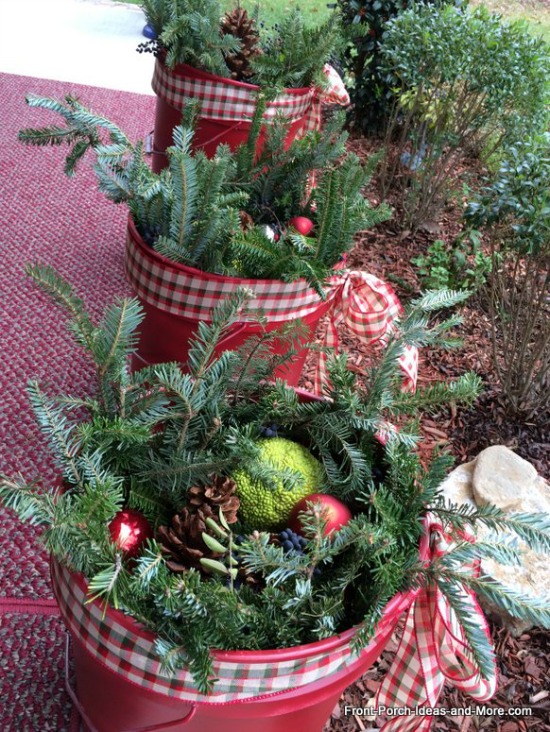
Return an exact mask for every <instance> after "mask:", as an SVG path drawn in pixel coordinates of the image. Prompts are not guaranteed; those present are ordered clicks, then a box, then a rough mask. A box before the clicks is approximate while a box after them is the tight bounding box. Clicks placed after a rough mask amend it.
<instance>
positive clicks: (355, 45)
mask: <svg viewBox="0 0 550 732" xmlns="http://www.w3.org/2000/svg"><path fill="white" fill-rule="evenodd" d="M410 4H411V3H410V2H409V0H374V1H372V0H338V3H337V5H338V8H339V10H340V12H341V16H342V26H343V29H344V35H345V38H346V46H345V51H344V54H343V64H344V68H345V70H346V71H347V72H348V74H349V79H350V81H351V87H350V96H351V100H352V103H353V107H352V110H353V111H352V114H353V122H354V124H355V125H356V126H357V128H358V129H360V130H361V131H362V132H370V133H372V132H383V131H384V129H385V126H386V124H387V122H388V120H389V117H390V113H391V110H392V106H393V101H394V98H395V97H394V87H395V83H396V79H395V77H394V76H393V75H392V74H390V73H388V71H387V70H386V69H384V68H383V67H382V56H381V49H382V47H383V44H384V40H385V39H384V36H385V33H386V29H387V24H388V22H389V21H390V20H391V19H392V18H395V17H396V16H398V15H399V14H400V13H402V12H403V11H404V10H406V9H407V7H408V6H409V5H410ZM424 4H425V5H441V4H442V2H441V0H425V2H424ZM445 4H448V2H445ZM455 4H457V5H458V4H460V0H456V3H455Z"/></svg>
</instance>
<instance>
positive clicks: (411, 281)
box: [306, 139, 550, 732]
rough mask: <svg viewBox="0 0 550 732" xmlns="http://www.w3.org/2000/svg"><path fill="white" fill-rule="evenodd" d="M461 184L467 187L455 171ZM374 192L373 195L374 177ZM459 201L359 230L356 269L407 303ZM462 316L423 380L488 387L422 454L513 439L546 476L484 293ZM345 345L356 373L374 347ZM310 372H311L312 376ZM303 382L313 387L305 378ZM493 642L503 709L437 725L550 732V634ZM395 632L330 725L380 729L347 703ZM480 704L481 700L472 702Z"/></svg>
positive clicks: (355, 699)
mask: <svg viewBox="0 0 550 732" xmlns="http://www.w3.org/2000/svg"><path fill="white" fill-rule="evenodd" d="M375 146H376V143H373V142H371V141H367V140H364V139H361V140H352V141H351V147H352V148H353V149H354V150H355V152H357V153H359V154H360V155H363V156H368V155H369V154H371V152H372V150H373V149H374V148H375ZM463 170H464V171H466V173H467V175H468V185H470V186H474V187H475V185H476V182H477V181H479V180H481V177H482V175H483V172H484V171H483V168H482V166H480V164H479V162H478V161H476V160H473V159H472V160H465V161H464V166H463ZM455 183H456V190H459V191H460V190H462V188H461V183H460V181H459V180H458V179H457V180H456V181H455ZM369 197H370V198H371V200H373V201H376V187H375V185H373V188H372V190H371V191H370V194H369ZM462 206H463V200H462V198H461V196H460V195H455V196H453V197H451V199H450V200H449V201H448V203H447V204H446V205H445V206H444V207H443V208H442V210H441V211H440V212H439V213H438V214H437V216H434V221H433V222H431V223H430V226H429V227H428V228H429V230H421V231H418V232H416V233H415V234H411V233H410V232H407V231H403V230H401V229H400V227H399V226H398V225H397V223H396V221H395V220H390V221H388V222H386V223H384V224H381V225H379V226H377V227H376V228H375V229H373V230H370V231H368V232H364V233H363V234H361V235H360V236H359V237H358V238H357V242H356V245H355V248H354V249H353V251H352V252H351V254H350V256H349V260H348V264H349V266H350V267H351V268H353V269H363V270H366V271H369V272H372V273H373V274H376V275H377V276H379V277H381V278H383V279H386V280H388V281H390V282H391V284H392V286H393V287H394V289H395V290H396V292H397V294H398V296H399V297H400V298H401V300H402V301H407V300H408V299H410V298H411V297H413V296H414V295H415V294H417V293H418V292H419V291H420V282H419V279H418V274H417V267H415V265H414V264H412V262H411V260H412V258H413V257H415V256H417V255H419V254H424V253H425V252H426V249H427V247H428V246H429V244H430V243H431V242H433V241H434V240H435V239H443V240H444V241H446V242H452V241H453V240H454V238H455V237H456V236H457V234H458V233H459V232H460V230H461V214H462ZM460 310H461V314H462V316H463V324H462V325H461V326H460V327H459V329H458V335H460V337H461V338H462V339H463V345H462V346H461V347H460V348H459V349H456V350H454V351H451V352H449V351H445V352H441V351H430V350H424V351H423V353H422V356H421V363H420V372H419V374H420V376H419V382H420V384H422V383H429V382H432V381H434V380H441V379H449V378H453V377H455V376H458V375H460V374H462V373H464V372H465V371H468V370H474V371H475V372H477V373H478V374H479V375H480V376H481V378H482V379H483V382H484V392H483V394H482V396H481V397H480V398H479V400H478V401H477V403H476V405H475V406H474V407H472V408H469V409H461V408H452V409H447V410H444V411H442V412H440V413H438V414H428V415H426V416H425V417H424V418H423V419H422V422H421V431H422V436H423V441H422V454H423V456H425V457H427V456H428V455H429V454H430V453H431V452H432V451H433V449H434V448H436V447H438V448H442V447H443V448H445V449H446V450H448V451H450V452H451V453H452V454H453V455H454V456H455V458H456V462H457V464H458V463H462V462H466V461H469V460H471V459H473V458H474V457H475V456H476V455H477V454H478V453H479V452H480V450H482V449H483V448H485V447H487V446H488V445H491V444H503V445H507V446H509V447H510V448H512V449H513V450H515V451H516V452H517V453H518V454H519V455H521V456H522V457H524V458H525V459H527V460H529V461H530V462H531V463H532V464H533V465H534V466H535V467H536V468H537V470H538V472H539V473H540V474H541V475H543V476H544V477H546V478H550V439H549V437H550V420H549V419H548V417H549V415H548V414H547V413H546V414H539V415H537V416H536V418H532V419H530V420H528V421H527V420H524V419H522V418H520V417H514V416H512V415H511V414H510V412H509V410H508V409H507V406H506V401H505V399H504V398H503V395H502V393H501V390H500V388H499V385H498V380H497V378H496V374H495V371H494V368H493V361H492V349H491V339H490V333H491V329H490V320H489V318H488V315H487V312H486V309H485V307H484V297H483V293H482V292H481V293H479V294H478V295H476V296H475V297H472V298H471V299H470V300H468V301H467V303H466V304H465V305H464V306H462V308H461V309H460ZM340 336H341V344H342V347H343V349H344V350H346V351H347V352H348V355H349V362H350V366H351V368H352V369H354V370H356V371H357V372H358V373H359V374H360V373H361V371H362V370H363V369H364V367H365V365H366V364H367V363H369V362H370V359H371V357H372V354H369V352H368V349H366V348H364V347H363V346H362V345H361V344H360V343H358V342H356V341H354V340H353V339H351V338H349V336H348V335H347V334H346V333H345V332H344V331H341V333H340ZM310 380H311V376H310V379H309V381H310ZM307 382H308V379H306V386H310V383H307ZM491 631H492V634H493V642H494V646H495V649H496V651H497V665H498V671H499V689H498V692H497V694H496V696H495V698H494V699H493V700H491V701H490V702H487V703H485V704H481V705H480V706H481V707H484V708H493V709H495V708H502V709H504V710H505V711H506V714H505V716H503V717H495V716H491V715H490V713H489V712H487V713H486V714H469V715H466V714H459V715H458V716H453V717H449V716H446V717H438V718H437V719H435V720H434V724H433V728H434V729H436V730H448V731H449V732H450V731H452V732H456V730H458V731H459V732H474V731H475V730H481V729H483V730H488V731H493V730H494V731H495V732H528V731H531V730H532V732H550V691H549V688H550V683H549V682H550V632H549V631H543V630H540V629H532V630H530V631H528V632H526V633H524V634H523V635H522V636H521V637H519V638H514V637H512V635H511V634H510V633H509V632H508V631H507V630H506V629H505V628H503V627H501V626H499V625H498V624H494V625H491ZM398 639H399V632H396V634H395V635H394V638H393V639H392V642H391V643H390V645H389V646H388V648H387V649H386V651H385V652H384V653H383V654H382V657H381V658H380V660H379V662H378V663H377V664H375V666H374V667H373V668H372V669H371V670H370V671H369V672H368V673H367V674H366V675H365V677H364V678H363V679H362V680H360V681H359V682H357V683H356V684H354V685H353V686H351V687H350V688H349V689H347V690H346V692H345V694H344V695H343V696H342V699H341V701H340V704H338V705H337V707H336V708H335V709H334V712H333V715H332V718H331V720H330V722H329V723H327V727H326V729H325V732H352V731H355V730H369V731H374V730H377V729H379V728H380V726H381V725H382V723H383V721H384V720H383V719H382V718H377V719H376V720H372V719H368V718H367V717H361V716H358V715H353V714H346V713H345V708H346V706H348V707H359V708H362V707H365V706H366V703H367V700H368V699H369V698H371V697H372V696H373V695H374V693H375V691H376V689H377V688H378V685H379V683H380V681H381V679H382V678H383V676H384V674H385V672H386V671H387V669H388V668H389V665H390V663H391V660H392V658H393V654H394V652H395V650H396V648H397V643H398ZM473 705H474V707H475V702H474V703H473ZM439 706H440V707H442V708H445V709H453V708H455V709H456V708H459V707H469V706H472V700H471V698H469V697H466V696H463V695H461V694H460V693H459V692H457V691H456V690H454V689H452V688H451V687H450V686H446V687H445V690H444V692H443V694H442V697H441V698H440V701H439ZM512 707H525V708H528V709H529V710H531V716H521V717H517V716H516V717H514V716H512V715H509V714H508V710H509V709H510V708H512Z"/></svg>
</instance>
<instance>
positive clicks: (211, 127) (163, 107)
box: [152, 58, 319, 173]
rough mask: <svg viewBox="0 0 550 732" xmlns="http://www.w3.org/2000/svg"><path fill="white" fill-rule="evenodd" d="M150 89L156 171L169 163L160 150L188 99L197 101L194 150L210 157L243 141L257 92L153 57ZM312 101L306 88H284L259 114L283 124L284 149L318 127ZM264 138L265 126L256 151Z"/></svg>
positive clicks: (312, 91) (314, 96)
mask: <svg viewBox="0 0 550 732" xmlns="http://www.w3.org/2000/svg"><path fill="white" fill-rule="evenodd" d="M152 87H153V91H154V92H155V94H156V95H157V102H156V112H155V129H154V135H153V160H152V168H153V170H154V171H155V172H156V173H158V172H160V171H161V170H162V169H163V168H165V167H166V166H167V164H168V161H167V158H166V155H165V150H166V148H167V147H170V145H172V135H173V131H174V127H175V126H176V125H179V124H181V120H182V113H183V110H184V109H185V107H186V105H187V104H189V100H198V101H199V102H200V111H199V114H198V119H197V126H196V129H195V135H194V138H193V143H192V145H193V149H195V150H203V151H204V153H205V154H206V155H207V156H208V157H213V156H214V154H215V152H216V148H217V147H218V145H221V144H224V145H228V146H229V147H230V148H231V149H232V150H235V148H237V147H238V146H239V145H240V144H241V143H243V142H246V140H247V138H248V134H249V132H250V126H251V120H252V116H253V114H254V109H255V107H256V100H257V94H258V92H259V87H257V86H255V85H254V84H246V83H244V82H240V81H233V80H232V79H226V78H224V77H222V76H216V75H214V74H210V73H208V72H206V71H201V70H199V69H196V68H194V67H193V66H188V65H187V64H178V65H177V66H176V67H175V68H174V69H169V68H168V67H167V66H166V65H165V64H164V62H163V60H162V59H161V58H158V59H157V61H156V64H155V71H154V74H153V81H152ZM317 97H318V93H317V92H316V90H315V89H313V88H311V87H305V88H302V89H285V90H284V91H283V93H282V94H281V95H279V96H278V97H277V98H276V99H275V100H274V101H273V102H271V103H270V104H269V105H268V107H267V109H266V112H265V114H264V118H265V119H266V122H269V121H270V120H272V119H274V117H275V116H276V115H281V116H283V117H284V118H285V119H286V120H287V122H288V125H289V127H288V132H287V136H286V140H285V144H286V145H290V143H291V142H292V140H293V139H294V138H295V137H296V136H297V135H298V134H299V133H301V132H303V131H304V130H306V129H308V128H309V129H313V128H314V127H316V126H317V117H318V116H319V112H318V110H317V106H318V105H319V102H318V101H317ZM264 138H265V127H264V129H263V130H262V132H261V133H260V137H259V139H258V152H259V150H261V147H262V146H263V141H264Z"/></svg>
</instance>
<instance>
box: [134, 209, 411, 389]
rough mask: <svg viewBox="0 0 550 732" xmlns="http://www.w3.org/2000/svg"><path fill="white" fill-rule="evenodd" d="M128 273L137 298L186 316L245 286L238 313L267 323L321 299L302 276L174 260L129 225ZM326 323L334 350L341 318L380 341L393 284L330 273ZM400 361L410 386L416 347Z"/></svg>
mask: <svg viewBox="0 0 550 732" xmlns="http://www.w3.org/2000/svg"><path fill="white" fill-rule="evenodd" d="M125 268H126V276H127V278H128V281H129V282H130V285H131V286H132V288H133V289H134V291H135V292H136V294H137V295H138V297H139V298H140V299H141V300H143V301H144V302H146V303H148V304H149V305H153V306H154V307H156V308H158V309H160V310H163V311H164V312H167V313H171V314H172V315H175V316H178V317H182V318H186V319H189V320H196V321H197V322H198V321H200V320H206V321H208V320H210V319H211V317H212V310H213V309H214V308H215V307H216V306H217V305H219V304H220V303H221V302H223V300H224V299H225V298H226V297H228V296H229V295H231V294H232V293H234V292H236V290H237V289H239V288H243V287H246V288H247V289H249V290H251V291H252V292H253V293H254V297H253V298H252V299H251V300H250V301H249V302H248V303H247V305H246V307H245V308H244V309H243V311H242V313H241V316H240V317H241V319H242V320H244V321H246V320H252V319H254V318H255V317H256V316H257V314H258V312H261V313H262V314H263V315H264V316H265V317H266V318H267V319H268V320H269V322H271V323H284V322H289V321H293V320H298V319H299V318H305V317H306V316H308V315H311V314H312V313H314V312H315V311H316V310H318V309H319V307H322V305H323V302H322V301H321V300H320V298H319V295H318V294H317V293H316V292H315V290H313V289H312V288H311V287H310V286H309V285H308V284H307V283H306V282H305V280H300V281H298V282H290V283H289V282H280V281H278V280H252V279H239V278H233V277H220V276H217V275H212V274H210V273H208V272H202V271H201V270H196V269H193V268H191V267H184V266H182V265H180V264H177V263H175V262H172V261H171V260H169V259H168V258H167V257H164V256H162V255H160V254H159V253H158V252H155V251H154V250H153V249H151V247H149V246H147V245H146V244H145V243H144V242H143V240H141V238H140V237H139V236H138V235H137V232H136V231H135V228H134V226H133V224H132V223H131V222H130V225H129V227H128V237H127V243H126V260H125ZM326 301H327V304H328V306H329V307H328V310H327V313H328V326H327V333H326V335H325V338H324V342H323V346H328V347H331V348H334V350H335V351H336V350H337V347H338V331H337V327H336V326H337V325H338V324H339V323H340V322H344V323H345V324H346V326H347V327H348V328H349V329H350V331H351V332H352V333H353V334H354V335H356V336H357V337H358V338H360V339H361V340H362V341H363V343H365V344H367V345H372V344H374V343H377V342H379V343H381V344H382V345H383V344H384V339H385V338H387V337H388V336H389V334H390V333H391V331H392V329H393V328H394V325H395V320H396V318H398V317H399V316H400V314H401V312H402V308H401V305H400V303H399V300H398V298H397V295H396V294H395V293H394V291H393V290H392V288H391V287H390V286H389V285H388V284H387V283H385V282H383V281H382V280H380V279H378V277H375V276H374V275H370V274H368V273H366V272H355V271H349V270H342V271H341V272H339V273H338V274H337V275H334V276H333V277H330V278H329V280H328V283H327V287H326ZM326 359H327V356H326V353H324V352H323V351H320V352H319V353H318V362H317V365H316V368H315V378H314V391H315V393H317V394H321V393H322V392H323V389H324V386H325V384H326V383H327V380H328V377H327V373H326ZM399 364H400V367H401V370H402V372H403V374H404V388H405V389H409V390H414V388H415V386H416V377H417V369H418V351H417V349H416V348H414V347H408V348H407V349H406V350H405V352H404V353H403V354H402V356H401V358H400V360H399Z"/></svg>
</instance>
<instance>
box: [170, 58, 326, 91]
mask: <svg viewBox="0 0 550 732" xmlns="http://www.w3.org/2000/svg"><path fill="white" fill-rule="evenodd" d="M165 58H166V51H161V53H160V54H159V55H158V56H157V59H156V61H157V63H158V64H159V65H160V66H162V67H163V68H164V70H165V71H166V72H167V73H168V74H172V75H173V76H179V77H187V78H191V79H202V80H204V81H215V82H216V83H218V84H226V85H227V86H230V87H234V88H235V89H243V90H246V91H249V92H252V93H256V92H258V91H260V89H261V87H260V86H259V85H258V84H250V83H249V82H246V81H237V80H236V79H230V78H228V77H226V76H219V75H218V74H213V73H211V72H210V71H203V70H202V69H198V68H197V67H196V66H191V65H190V64H184V63H179V64H176V65H175V66H174V67H173V68H170V67H169V66H167V65H166V62H165ZM314 91H315V90H314V87H313V86H300V87H284V88H283V89H282V91H281V93H282V94H285V95H290V96H297V97H302V96H307V95H308V94H313V93H314Z"/></svg>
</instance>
